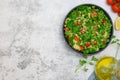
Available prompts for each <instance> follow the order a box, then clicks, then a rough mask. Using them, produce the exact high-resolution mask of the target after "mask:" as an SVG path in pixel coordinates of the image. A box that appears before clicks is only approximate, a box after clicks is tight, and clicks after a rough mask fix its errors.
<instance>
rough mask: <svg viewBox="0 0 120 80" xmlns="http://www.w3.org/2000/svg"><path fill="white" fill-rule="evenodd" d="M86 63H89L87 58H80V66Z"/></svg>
mask: <svg viewBox="0 0 120 80" xmlns="http://www.w3.org/2000/svg"><path fill="white" fill-rule="evenodd" d="M86 63H87V62H86V60H80V61H79V64H80V66H83V65H84V64H86Z"/></svg>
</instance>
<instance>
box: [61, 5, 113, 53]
mask: <svg viewBox="0 0 120 80" xmlns="http://www.w3.org/2000/svg"><path fill="white" fill-rule="evenodd" d="M80 6H95V8H96V9H99V10H102V11H103V12H104V14H105V15H106V16H107V18H108V19H109V20H110V23H111V24H112V26H111V32H110V36H109V42H107V43H106V46H105V47H104V48H99V51H96V52H93V53H88V55H91V54H95V53H99V52H101V51H103V50H104V49H105V48H106V47H107V46H108V45H109V43H110V42H111V38H112V35H113V23H112V19H111V17H110V16H109V14H108V13H107V12H106V11H105V10H104V9H103V8H101V7H100V6H98V5H94V4H81V5H78V6H76V7H75V8H73V9H72V10H71V11H70V12H69V13H68V14H67V15H66V17H65V20H66V18H67V17H68V15H69V14H70V13H71V12H72V11H73V10H75V9H76V8H77V7H80ZM65 20H64V23H63V35H64V38H65V40H66V42H67V44H68V45H69V46H70V47H71V49H73V50H74V51H76V52H78V53H80V54H82V55H83V52H81V51H79V50H76V49H74V48H73V47H72V46H71V45H70V44H69V42H68V40H67V39H66V37H65V30H64V24H65Z"/></svg>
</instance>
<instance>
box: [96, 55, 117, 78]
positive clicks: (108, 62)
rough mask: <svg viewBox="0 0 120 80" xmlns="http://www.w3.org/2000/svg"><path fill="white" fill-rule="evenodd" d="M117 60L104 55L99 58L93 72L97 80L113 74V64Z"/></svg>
mask: <svg viewBox="0 0 120 80" xmlns="http://www.w3.org/2000/svg"><path fill="white" fill-rule="evenodd" d="M116 62H117V60H116V59H115V58H114V57H111V56H106V57H103V58H101V59H100V60H99V61H98V62H97V64H96V66H95V73H96V76H97V77H98V78H99V80H110V79H111V77H112V74H114V71H115V70H114V66H115V63H116Z"/></svg>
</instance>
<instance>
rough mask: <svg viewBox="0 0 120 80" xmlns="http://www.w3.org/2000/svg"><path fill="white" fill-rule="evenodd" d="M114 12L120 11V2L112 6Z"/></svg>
mask: <svg viewBox="0 0 120 80" xmlns="http://www.w3.org/2000/svg"><path fill="white" fill-rule="evenodd" d="M112 10H113V11H114V12H120V3H116V4H114V5H113V6H112Z"/></svg>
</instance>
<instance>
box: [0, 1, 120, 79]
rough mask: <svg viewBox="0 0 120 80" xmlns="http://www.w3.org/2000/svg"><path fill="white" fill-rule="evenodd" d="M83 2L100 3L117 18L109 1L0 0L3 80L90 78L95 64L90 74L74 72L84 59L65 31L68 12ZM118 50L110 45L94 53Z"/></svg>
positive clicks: (106, 53) (90, 67) (0, 50)
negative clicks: (65, 35) (67, 40)
mask: <svg viewBox="0 0 120 80" xmlns="http://www.w3.org/2000/svg"><path fill="white" fill-rule="evenodd" d="M83 3H92V4H96V5H99V6H101V7H102V8H103V9H105V10H106V11H107V12H108V13H109V15H110V16H111V18H112V20H113V21H114V20H115V18H116V17H117V14H115V13H113V12H112V10H111V8H110V6H108V5H106V0H0V80H87V79H88V77H89V75H90V74H91V73H92V72H93V70H94V66H89V65H87V66H88V68H89V70H88V72H87V73H85V72H84V71H82V70H81V69H80V70H79V71H78V72H77V73H75V72H74V70H75V68H76V66H77V65H78V64H79V59H83V58H82V56H81V55H79V54H78V53H77V52H75V51H73V50H72V49H71V48H70V47H69V46H68V45H67V44H66V42H65V40H64V37H63V33H62V28H63V26H62V24H63V20H64V18H65V16H66V15H67V13H68V12H69V11H70V10H71V9H72V8H74V7H75V6H77V5H80V4H83ZM119 34H120V31H114V35H116V36H117V37H120V35H119ZM115 51H116V46H115V45H109V46H108V47H107V48H106V49H105V50H104V51H102V52H100V53H99V54H96V55H95V56H96V57H98V58H99V57H102V56H105V55H111V56H114V54H115ZM90 58H91V56H89V58H88V60H89V59H90Z"/></svg>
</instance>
